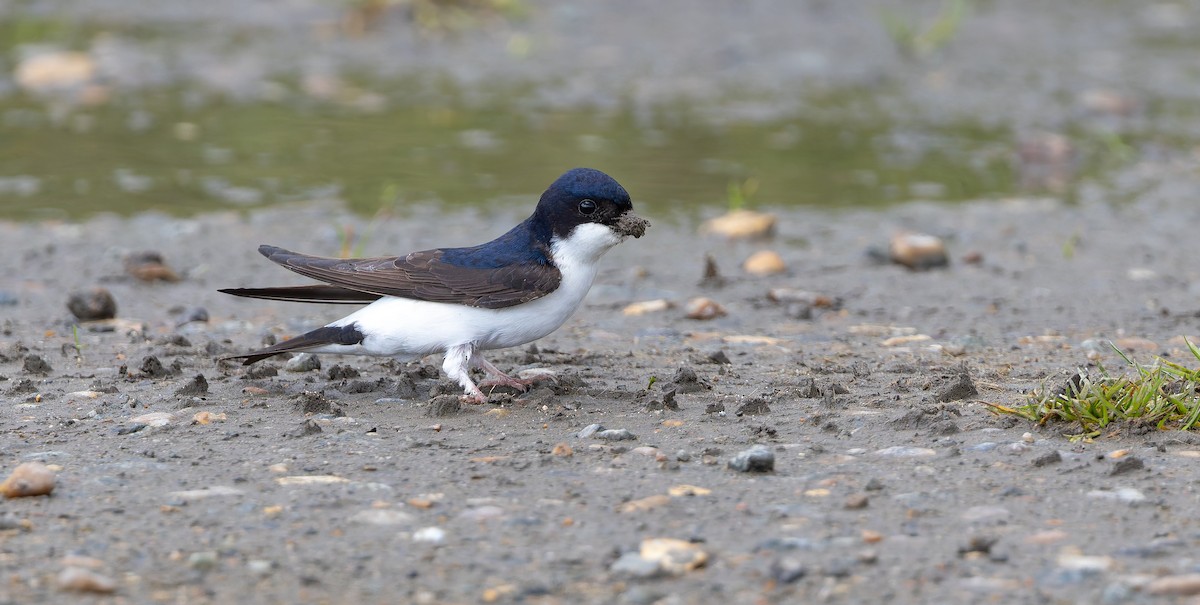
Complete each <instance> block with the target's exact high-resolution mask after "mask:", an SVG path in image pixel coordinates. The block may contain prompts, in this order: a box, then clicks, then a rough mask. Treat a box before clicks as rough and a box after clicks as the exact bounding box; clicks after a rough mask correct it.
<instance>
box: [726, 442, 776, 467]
mask: <svg viewBox="0 0 1200 605" xmlns="http://www.w3.org/2000/svg"><path fill="white" fill-rule="evenodd" d="M728 467H729V468H730V469H731V470H735V471H738V472H741V473H769V472H771V471H773V470H775V452H773V451H772V450H771V448H769V447H767V446H765V445H756V446H754V447H752V448H750V449H748V450H743V451H740V452H738V453H737V454H734V456H733V458H730V459H729V463H728Z"/></svg>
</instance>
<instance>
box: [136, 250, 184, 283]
mask: <svg viewBox="0 0 1200 605" xmlns="http://www.w3.org/2000/svg"><path fill="white" fill-rule="evenodd" d="M125 272H126V273H128V274H129V275H132V276H133V277H135V278H136V279H139V280H141V281H144V282H155V281H165V282H177V281H179V274H177V273H175V271H173V270H171V268H170V267H168V266H167V263H166V261H165V260H163V255H162V254H161V253H159V252H155V251H153V250H146V251H144V252H134V253H132V254H130V255H128V256H126V257H125Z"/></svg>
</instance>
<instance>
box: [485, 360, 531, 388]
mask: <svg viewBox="0 0 1200 605" xmlns="http://www.w3.org/2000/svg"><path fill="white" fill-rule="evenodd" d="M471 364H472V365H474V366H475V367H477V368H479V369H481V370H483V371H484V372H487V373H488V374H491V375H492V378H489V379H487V380H485V381H483V382H481V383H479V386H481V387H512V388H514V389H516V390H518V391H520V392H522V393H524V392H525V390H526V389H528V388H529V385H531V384H533V383H534V382H535V381H534V380H523V379H520V378H513V377H512V376H509V375H508V374H505V373H504V372H501V371H500V368H497V367H496V366H494V365H492V362H490V361H488V360H486V359H484V358H483V355H480V354H479V353H473V354H472V355H471Z"/></svg>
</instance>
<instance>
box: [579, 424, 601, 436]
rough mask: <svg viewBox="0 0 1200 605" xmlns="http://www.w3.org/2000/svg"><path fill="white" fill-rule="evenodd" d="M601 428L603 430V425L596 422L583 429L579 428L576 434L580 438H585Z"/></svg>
mask: <svg viewBox="0 0 1200 605" xmlns="http://www.w3.org/2000/svg"><path fill="white" fill-rule="evenodd" d="M602 430H604V426H603V425H601V424H600V423H598V422H597V423H593V424H589V425H587V426H585V427H583V429H582V430H580V431H579V432H578V433H577V434H576V436H578V437H579V438H580V439H587V438H588V437H591V436H592V435H595V434H596V433H598V432H600V431H602Z"/></svg>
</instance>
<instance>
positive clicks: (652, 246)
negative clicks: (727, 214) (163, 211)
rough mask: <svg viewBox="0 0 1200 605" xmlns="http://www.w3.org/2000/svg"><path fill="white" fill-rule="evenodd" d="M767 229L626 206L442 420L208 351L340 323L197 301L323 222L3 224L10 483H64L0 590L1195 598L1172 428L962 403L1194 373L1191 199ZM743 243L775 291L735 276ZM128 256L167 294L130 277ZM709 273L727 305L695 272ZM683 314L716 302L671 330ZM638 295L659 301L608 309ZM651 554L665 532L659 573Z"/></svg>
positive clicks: (227, 219) (390, 239)
mask: <svg viewBox="0 0 1200 605" xmlns="http://www.w3.org/2000/svg"><path fill="white" fill-rule="evenodd" d="M618 177H619V175H618ZM1164 178H1175V179H1193V180H1194V178H1195V177H1194V175H1191V174H1174V175H1173V177H1172V175H1171V174H1164ZM634 195H635V199H636V192H635V193H634ZM517 212H518V211H516V210H497V211H495V212H493V213H470V214H467V213H464V214H460V215H454V216H444V215H440V214H438V213H437V212H434V211H423V210H419V209H418V210H413V211H412V212H410V213H409V214H408V215H406V216H403V217H398V218H396V219H395V220H394V221H392V222H390V223H387V224H385V225H383V226H381V228H380V229H379V233H380V234H381V235H380V236H379V239H378V240H377V241H376V242H373V243H372V244H371V247H372V248H373V249H371V250H368V251H367V252H368V253H369V254H371V253H377V252H378V253H383V252H385V251H398V250H407V249H418V248H423V247H427V246H429V245H430V244H432V242H433V241H434V240H435V239H436V240H437V241H439V242H441V243H442V244H447V245H456V244H467V243H471V242H476V241H479V240H482V239H486V238H488V237H490V236H491V235H493V234H495V233H498V232H499V231H501V230H502V226H504V225H507V224H509V223H510V222H513V221H516V220H517V219H518V218H520V217H519V215H518V214H517ZM777 214H778V216H779V221H780V222H779V226H778V233H777V235H776V237H775V238H774V239H772V240H767V241H761V242H757V243H747V242H728V241H723V240H720V239H714V238H702V239H697V237H696V235H695V233H696V230H697V225H696V224H693V223H692V222H689V221H686V220H678V219H674V218H672V217H650V218H651V219H652V220H653V221H654V223H655V224H654V226H653V227H652V228H651V230H650V231H649V233H648V234H647V237H646V238H643V239H642V240H635V241H630V242H627V243H625V244H622V245H621V246H619V247H618V248H617V249H615V250H614V251H613V252H612V253H610V255H609V257H608V258H606V259H605V260H606V263H605V267H604V269H603V270H602V272H601V275H600V277H599V279H598V283H597V285H596V286H595V287H594V288H593V291H592V294H591V296H590V297H589V299H588V301H587V303H586V305H585V307H584V308H582V309H581V310H580V312H579V313H578V314H577V315H576V316H575V317H574V318H573V319H571V320H570V321H569V322H568V324H567V325H566V326H564V327H563V328H562V329H560V330H559V331H558V332H556V333H555V334H553V335H551V336H550V337H547V338H546V339H543V340H542V341H540V342H538V343H536V347H531V348H529V349H528V350H515V349H514V350H508V351H504V352H500V353H499V354H498V355H497V356H496V357H495V361H496V362H497V363H498V365H500V366H501V367H502V368H506V369H510V370H522V369H530V368H540V369H546V370H550V371H552V372H553V373H554V374H555V375H556V377H557V381H556V382H555V383H551V384H547V385H546V386H543V387H539V388H537V389H535V390H534V391H532V392H531V393H529V394H527V395H524V396H520V397H516V398H515V399H514V398H511V396H503V395H499V394H498V395H495V396H494V398H493V402H492V403H491V404H489V405H485V406H466V407H462V408H461V409H459V406H457V404H456V403H455V402H456V399H457V397H456V395H457V388H456V387H454V386H452V385H448V383H445V382H444V381H443V379H442V378H440V377H439V376H438V375H437V372H436V371H434V369H433V368H431V367H430V366H429V365H425V364H422V363H419V362H417V363H411V364H398V363H394V362H380V361H379V360H377V359H371V358H360V357H348V358H336V357H333V356H322V357H320V358H319V362H320V364H321V368H320V369H309V370H307V371H300V372H296V371H289V370H288V369H286V368H285V366H284V364H283V363H282V362H280V363H276V362H265V363H264V364H260V366H255V367H254V368H255V369H254V370H252V371H249V372H248V371H245V370H244V369H243V368H241V367H240V366H233V365H225V364H220V363H218V362H217V361H216V358H217V357H219V356H220V355H222V354H227V353H233V352H240V351H245V350H248V349H250V348H252V347H256V346H258V345H260V344H261V343H262V342H263V339H264V338H266V337H283V336H286V335H290V334H296V333H298V332H299V331H301V330H304V329H305V328H308V327H312V326H315V325H319V324H320V323H322V322H325V321H328V320H329V319H331V318H334V317H338V316H340V314H341V313H343V312H344V310H345V309H344V308H337V307H321V306H305V305H288V304H283V303H272V302H266V301H249V300H241V299H235V298H233V297H225V296H223V295H220V294H219V293H216V292H215V289H216V288H218V287H225V286H244V285H250V284H261V283H264V280H266V281H272V280H273V279H276V278H277V281H279V282H280V283H283V282H285V281H286V280H287V279H288V278H289V276H288V275H287V274H286V273H285V272H282V271H280V270H278V268H275V267H272V266H270V264H269V263H268V262H266V261H265V260H263V259H261V258H260V257H258V256H257V254H256V253H255V252H254V248H255V245H256V244H258V243H260V242H271V243H275V244H279V245H283V246H290V247H295V248H300V249H305V250H309V251H313V252H317V253H321V252H323V251H324V252H326V253H332V252H333V251H334V250H336V247H337V239H336V235H335V230H334V229H333V228H332V227H331V225H337V224H346V223H355V222H361V221H362V219H360V218H357V217H354V216H352V215H349V214H347V213H346V212H344V211H343V210H341V209H339V208H338V207H337V206H336V205H321V204H313V205H301V206H291V207H281V208H275V209H267V210H261V211H256V212H253V213H250V214H246V215H242V214H233V213H228V214H210V215H204V216H201V217H198V218H193V219H176V218H166V217H163V216H158V215H143V216H139V217H136V218H132V219H119V218H108V217H100V218H96V219H94V220H91V221H89V222H86V223H82V224H16V223H3V224H0V235H2V237H3V241H5V242H8V244H7V245H8V246H10V247H11V249H12V252H11V253H10V254H9V255H8V258H10V259H12V260H13V261H15V262H9V263H6V264H4V265H3V276H2V279H3V281H2V283H4V284H7V286H6V287H5V290H4V294H5V296H6V297H7V298H6V300H12V301H14V303H15V304H10V305H8V306H6V307H5V309H4V313H5V320H4V329H3V337H2V338H0V351H2V352H3V357H0V375H2V376H3V379H4V380H3V381H2V382H0V392H3V394H4V401H5V403H6V405H7V406H8V407H9V412H8V413H7V414H5V415H3V417H2V418H0V428H2V431H0V439H2V440H3V451H4V452H5V458H4V459H5V461H6V466H7V467H12V466H15V465H16V464H17V463H19V462H24V461H41V462H44V463H47V464H50V465H56V466H55V467H54V468H57V469H58V484H57V487H56V488H55V490H54V492H53V494H52V495H51V496H50V497H36V498H22V499H14V500H10V501H8V502H7V503H6V505H5V513H4V517H3V523H4V527H5V528H6V529H3V530H2V532H3V533H2V534H0V535H3V540H4V542H3V552H4V553H5V556H4V557H3V558H2V559H0V567H3V570H4V572H5V575H6V576H7V577H8V580H7V581H6V582H5V583H4V584H3V588H2V590H3V593H2V594H3V595H4V597H5V601H6V602H12V603H26V602H44V601H48V600H54V599H63V598H65V597H64V596H63V593H62V592H61V591H62V590H64V588H62V583H63V582H66V581H67V580H65V579H63V578H61V577H59V574H60V573H61V572H62V570H64V569H72V570H78V569H81V568H82V569H88V568H89V566H94V567H95V569H94V570H93V571H94V572H95V573H98V574H101V575H102V576H103V577H104V578H108V579H109V580H111V581H112V582H113V583H114V584H115V593H116V595H117V596H115V597H112V598H113V599H115V600H125V601H128V602H148V601H162V602H168V601H170V602H228V601H230V600H234V599H236V600H239V601H240V602H263V603H268V602H330V603H351V602H356V603H357V602H380V603H382V602H396V601H405V602H409V601H411V602H437V603H441V602H478V601H487V602H491V601H497V602H516V601H528V602H542V603H553V602H572V603H573V602H596V603H602V602H614V601H618V602H634V603H648V602H658V601H660V600H661V599H666V601H664V602H705V601H710V600H711V599H712V598H714V595H717V596H719V597H720V598H721V599H722V600H731V601H734V602H751V601H754V600H756V599H757V600H766V601H773V600H785V599H790V598H800V599H803V600H816V599H827V600H844V601H847V602H864V601H876V602H877V601H882V600H884V599H888V600H898V601H900V602H930V601H942V602H945V601H972V600H982V599H996V600H1000V601H1004V602H1046V601H1063V602H1072V601H1085V602H1099V601H1100V600H1102V599H1103V600H1104V602H1113V603H1123V602H1150V601H1153V600H1155V599H1156V598H1157V597H1151V596H1148V595H1150V594H1151V593H1152V592H1153V591H1155V590H1168V591H1170V590H1175V591H1185V592H1186V591H1190V590H1193V589H1194V588H1195V584H1187V582H1188V581H1189V580H1188V579H1187V577H1186V574H1189V573H1194V572H1196V571H1197V569H1196V562H1195V560H1194V559H1192V558H1191V557H1190V555H1189V554H1188V553H1189V552H1191V551H1192V549H1193V548H1195V546H1196V541H1197V531H1196V527H1195V520H1194V519H1193V518H1192V516H1191V515H1190V514H1189V513H1188V512H1187V511H1189V510H1191V509H1192V508H1193V507H1194V505H1195V498H1196V496H1195V492H1194V490H1193V489H1192V487H1190V486H1191V485H1192V484H1193V483H1194V481H1195V479H1196V476H1197V472H1196V470H1195V466H1194V457H1196V456H1200V443H1197V440H1196V438H1195V436H1194V435H1192V434H1190V433H1189V434H1183V433H1176V432H1158V431H1153V430H1146V429H1145V428H1137V427H1119V428H1117V429H1115V430H1112V431H1111V432H1110V433H1111V434H1106V435H1105V436H1104V437H1102V438H1100V439H1097V440H1096V441H1095V442H1093V443H1072V442H1071V441H1069V440H1068V439H1067V438H1066V437H1065V436H1064V434H1065V433H1068V432H1070V431H1071V429H1072V427H1069V426H1047V427H1042V428H1039V427H1035V426H1033V425H1031V424H1029V423H1026V422H1024V421H1017V420H1014V419H1011V418H1003V417H997V416H995V415H993V414H992V413H991V412H989V411H988V408H987V407H986V406H985V405H984V402H993V403H1002V404H1009V405H1012V404H1017V403H1020V402H1022V401H1024V398H1025V396H1026V395H1025V394H1026V392H1028V391H1029V390H1030V389H1033V388H1036V387H1038V386H1039V385H1040V384H1042V382H1043V381H1050V382H1051V383H1053V382H1054V381H1058V380H1062V376H1063V375H1064V373H1065V372H1067V371H1071V370H1073V369H1075V368H1077V367H1081V366H1085V365H1087V364H1088V363H1089V358H1088V355H1089V353H1091V354H1092V356H1093V357H1097V356H1098V359H1100V360H1102V361H1104V362H1105V363H1106V365H1107V366H1108V367H1110V368H1120V367H1121V362H1120V361H1119V360H1117V359H1115V355H1114V354H1112V353H1108V352H1106V351H1105V348H1104V346H1103V345H1102V344H1101V343H1103V342H1104V341H1105V340H1106V339H1113V340H1118V341H1119V342H1121V343H1122V346H1124V347H1125V348H1126V349H1128V350H1129V351H1131V352H1132V353H1133V354H1134V355H1135V356H1136V357H1138V358H1139V359H1141V360H1147V361H1148V360H1149V359H1150V357H1151V356H1152V355H1153V354H1158V355H1170V356H1171V357H1173V358H1175V359H1185V358H1186V357H1185V355H1186V353H1185V352H1184V350H1183V345H1182V341H1181V339H1180V338H1179V336H1180V335H1186V334H1191V335H1193V336H1194V335H1195V334H1196V333H1197V332H1200V330H1198V329H1197V328H1198V326H1197V320H1196V315H1197V313H1198V312H1200V306H1198V305H1197V304H1196V302H1195V300H1196V294H1197V289H1198V288H1200V279H1198V277H1197V274H1196V273H1195V270H1194V269H1190V268H1189V267H1191V266H1193V264H1194V263H1190V262H1189V261H1190V260H1191V256H1190V251H1189V250H1188V249H1187V247H1186V246H1180V245H1178V242H1183V241H1187V240H1188V238H1189V236H1190V235H1191V232H1192V227H1191V225H1193V224H1195V220H1196V219H1197V218H1200V211H1197V210H1195V209H1193V208H1192V207H1191V206H1190V205H1188V203H1187V202H1186V201H1184V200H1170V199H1168V198H1166V197H1161V196H1160V197H1159V199H1153V200H1151V199H1147V200H1145V201H1143V202H1140V203H1137V204H1133V205H1120V206H1113V205H1088V206H1074V205H1065V204H1062V203H1059V202H1055V201H1051V200H1032V199H1031V200H1012V201H1006V202H980V203H975V204H967V205H963V206H940V205H922V204H913V205H907V206H901V207H898V208H895V209H893V210H889V211H885V212H880V213H838V214H830V213H820V212H808V211H789V210H780V211H778V213H777ZM900 229H918V230H921V231H924V232H928V233H933V234H937V235H940V236H942V237H944V238H945V239H946V241H947V242H948V247H949V251H950V256H951V264H950V266H949V267H948V268H945V269H937V270H931V271H925V272H913V271H910V270H907V269H904V268H902V267H899V266H896V265H890V264H882V265H881V264H875V263H873V262H871V261H870V260H869V258H868V256H867V255H866V254H865V251H866V250H867V249H868V248H869V247H872V246H875V245H879V244H886V242H887V239H888V237H889V235H890V234H891V233H892V232H893V231H896V230H900ZM434 233H438V234H439V235H437V236H435V235H434ZM383 234H386V235H383ZM1134 234H1141V235H1134ZM1067 238H1072V239H1073V241H1075V244H1074V251H1073V253H1071V254H1069V255H1068V254H1064V242H1065V241H1066V240H1067ZM164 242H169V244H165V243H164ZM375 248H377V249H375ZM760 248H766V249H772V250H775V251H777V252H779V253H780V255H781V256H782V258H783V260H784V261H785V262H786V264H787V266H788V267H789V268H788V270H787V272H786V273H783V274H779V275H775V276H771V277H752V276H749V275H747V274H745V272H743V271H742V270H741V269H740V268H739V264H740V263H741V261H742V260H743V259H744V258H746V257H747V256H749V254H750V253H751V252H753V251H756V250H758V249H760ZM147 249H150V250H155V251H158V252H160V253H161V255H162V257H163V260H164V261H165V262H166V264H167V266H168V267H169V268H170V270H171V271H173V272H174V273H175V274H177V275H178V276H179V277H180V280H179V281H177V282H163V281H159V282H153V283H146V282H143V281H140V280H137V279H134V278H132V277H130V276H129V275H128V274H126V272H125V268H124V266H123V259H124V258H125V257H126V256H127V255H129V254H130V253H133V252H138V251H143V250H147ZM972 253H974V254H972ZM705 254H711V255H712V256H713V257H714V259H715V260H716V263H717V266H718V267H719V268H720V270H721V276H722V277H723V280H722V281H723V282H724V283H723V284H721V285H717V284H714V283H713V282H712V280H709V281H708V282H705V284H703V285H702V284H701V282H702V279H701V276H702V274H703V267H704V260H703V259H704V255H705ZM968 255H970V256H978V257H981V260H980V262H978V263H975V264H969V263H966V262H964V261H963V260H961V259H962V258H963V257H964V256H968ZM95 286H101V287H104V288H106V289H108V290H109V291H110V292H111V293H112V294H113V296H114V298H115V300H116V304H117V306H118V321H117V322H115V323H111V322H110V324H109V325H108V326H106V327H104V328H100V327H87V328H85V329H83V330H81V331H80V332H79V333H78V336H75V335H73V333H72V330H71V328H70V325H71V322H70V321H69V320H68V318H69V314H68V312H67V311H66V309H65V303H66V298H67V294H68V293H69V292H72V291H86V290H88V289H89V288H92V287H95ZM771 288H790V289H798V290H804V291H808V292H810V293H813V294H816V295H820V297H821V298H822V300H821V301H819V302H818V303H817V304H815V305H812V306H810V305H807V304H804V303H797V302H793V303H776V302H772V301H771V300H770V297H769V296H768V292H769V290H770V289H771ZM697 296H706V297H709V298H711V299H713V300H714V301H716V302H718V303H719V304H721V305H723V306H724V308H725V309H726V310H727V312H728V314H727V315H725V316H723V317H718V318H716V319H713V320H708V321H700V320H693V319H688V318H687V317H685V309H686V305H687V302H688V301H689V300H690V299H692V298H693V297H697ZM654 299H665V300H667V301H670V302H672V303H673V304H674V305H675V306H674V307H673V308H669V309H666V310H662V311H657V312H649V313H646V314H643V315H639V316H627V315H625V314H624V313H623V309H624V308H625V306H626V305H627V304H629V303H634V302H640V301H647V300H654ZM197 308H201V309H203V313H200V311H199V310H198V309H197ZM200 316H207V318H208V319H207V321H192V322H187V323H181V322H182V320H183V319H186V318H188V317H200ZM98 330H99V331H98ZM104 330H107V331H104ZM75 345H78V350H79V351H80V353H79V354H78V355H77V354H76V348H75ZM37 359H40V360H41V361H43V362H45V363H44V364H42V363H38V362H37V361H36V360H37ZM425 361H426V362H427V363H429V364H433V365H434V366H436V365H437V362H438V360H436V359H427V360H425ZM45 366H49V367H48V368H47V367H45ZM672 391H673V392H674V394H673V395H671V394H670V393H671V392H672ZM446 393H449V394H452V395H451V396H449V397H447V396H446V395H445V394H446ZM595 425H600V426H599V427H597V426H595ZM755 446H765V447H763V448H761V449H758V450H755V449H753V448H754V447H755ZM1120 450H1127V452H1126V453H1125V454H1124V455H1122V454H1115V455H1116V456H1117V457H1116V458H1112V457H1110V456H1112V455H1113V452H1116V451H1120ZM764 458H769V459H770V460H766V459H764ZM767 466H770V468H771V470H767V471H766V472H755V470H756V469H757V470H759V471H761V470H764V469H765V468H766V467H767ZM738 469H744V470H746V471H748V472H743V471H742V470H738ZM658 538H665V539H672V540H679V541H681V542H679V543H667V545H668V547H669V548H668V549H667V550H668V555H667V556H665V558H662V560H660V557H659V555H658V554H656V553H657V551H656V550H655V545H659V544H661V543H659V542H646V541H647V540H654V539H658ZM72 573H74V572H72ZM1159 576H1167V577H1171V576H1185V577H1184V578H1183V579H1182V580H1180V579H1178V578H1172V580H1170V581H1178V582H1182V583H1183V584H1184V588H1174V587H1168V588H1166V589H1164V588H1161V587H1160V584H1161V583H1162V582H1164V580H1161V579H1156V578H1158V577H1159ZM1156 582H1158V584H1156Z"/></svg>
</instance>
